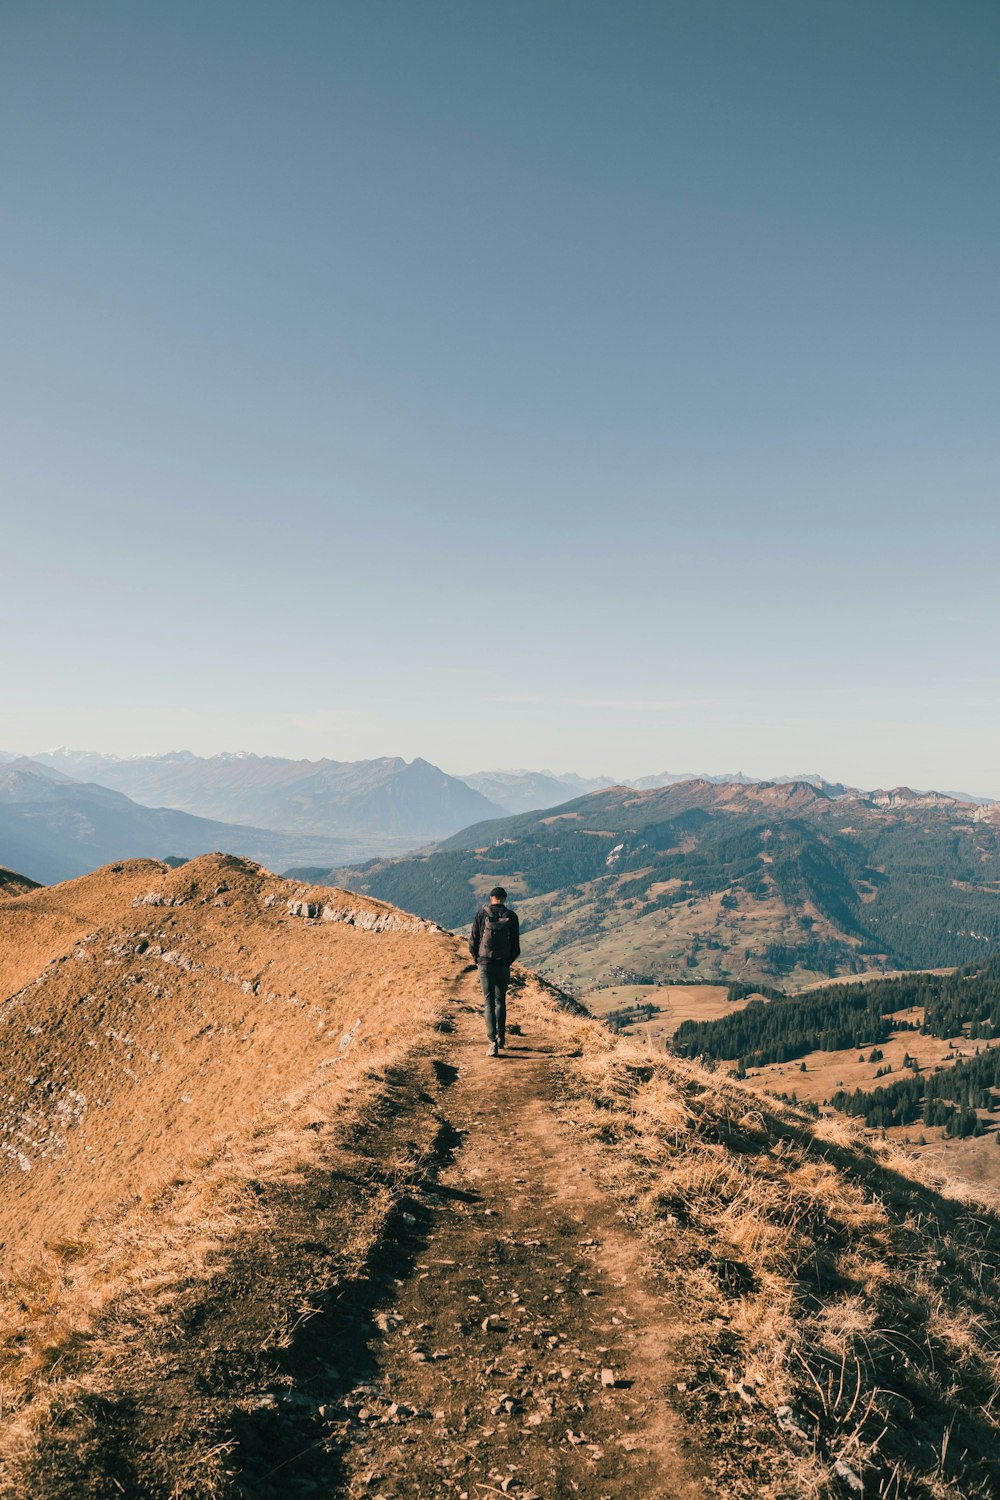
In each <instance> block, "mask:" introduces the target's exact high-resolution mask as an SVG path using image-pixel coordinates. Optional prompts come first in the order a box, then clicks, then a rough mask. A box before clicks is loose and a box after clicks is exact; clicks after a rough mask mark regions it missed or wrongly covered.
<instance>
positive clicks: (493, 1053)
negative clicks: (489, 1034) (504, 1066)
mask: <svg viewBox="0 0 1000 1500" xmlns="http://www.w3.org/2000/svg"><path fill="white" fill-rule="evenodd" d="M486 1056H487V1057H499V1056H500V1049H499V1047H498V1046H497V1044H496V1042H490V1045H489V1046H488V1047H487V1049H486Z"/></svg>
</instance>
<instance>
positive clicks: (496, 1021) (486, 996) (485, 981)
mask: <svg viewBox="0 0 1000 1500" xmlns="http://www.w3.org/2000/svg"><path fill="white" fill-rule="evenodd" d="M479 983H480V984H481V985H482V987H483V1000H484V1001H485V1006H484V1009H485V1011H486V1035H487V1036H488V1037H489V1039H490V1041H491V1042H495V1041H501V1042H502V1041H503V1040H504V1038H505V1037H506V1035H507V986H508V985H509V984H510V964H501V963H498V962H497V960H496V959H495V958H488V959H487V960H486V962H485V963H481V964H480V965H479Z"/></svg>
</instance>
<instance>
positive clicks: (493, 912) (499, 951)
mask: <svg viewBox="0 0 1000 1500" xmlns="http://www.w3.org/2000/svg"><path fill="white" fill-rule="evenodd" d="M506 903H507V892H506V891H505V890H504V888H503V886H502V885H495V886H494V887H493V889H492V890H491V891H490V904H489V906H483V907H480V909H479V911H477V912H476V920H475V921H474V922H473V924H472V932H471V933H470V935H469V952H470V953H471V954H472V962H473V963H474V964H475V965H476V967H477V968H478V970H479V983H480V984H481V985H482V987H483V1001H484V1004H485V1010H486V1035H487V1036H488V1037H489V1039H490V1045H489V1055H490V1057H499V1055H500V1049H501V1047H506V1045H507V986H508V985H509V984H510V966H511V964H512V963H513V962H514V960H515V959H516V958H518V957H519V956H520V952H521V932H520V927H519V924H518V920H517V912H516V911H511V909H510V907H509V906H508V905H507V904H506Z"/></svg>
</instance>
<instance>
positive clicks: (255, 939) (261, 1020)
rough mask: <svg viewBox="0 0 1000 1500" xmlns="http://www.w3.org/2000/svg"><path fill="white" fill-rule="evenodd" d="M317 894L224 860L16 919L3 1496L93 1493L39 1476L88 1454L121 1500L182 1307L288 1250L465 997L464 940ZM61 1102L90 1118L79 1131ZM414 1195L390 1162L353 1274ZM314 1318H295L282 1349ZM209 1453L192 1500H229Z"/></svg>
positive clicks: (85, 891) (7, 1138)
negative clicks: (124, 1443)
mask: <svg viewBox="0 0 1000 1500" xmlns="http://www.w3.org/2000/svg"><path fill="white" fill-rule="evenodd" d="M150 892H152V893H153V894H154V895H155V896H156V897H157V902H156V903H154V904H152V905H150V904H149V903H147V902H146V901H145V900H144V898H145V897H147V896H148V895H149V894H150ZM315 894H316V893H313V892H310V891H309V890H307V889H305V888H303V887H301V886H298V885H293V884H291V883H289V882H284V881H281V880H279V879H277V878H276V877H273V876H271V875H269V874H268V873H267V872H266V871H262V870H260V869H259V868H258V867H256V866H251V865H249V864H248V863H247V862H245V861H238V860H230V859H228V858H223V857H216V856H206V857H205V858H204V859H202V860H198V861H194V862H193V863H191V864H189V865H187V866H185V867H183V868H182V869H180V870H177V871H173V872H172V871H169V870H167V869H166V868H165V867H163V866H160V865H156V864H153V863H152V862H132V863H131V864H129V865H126V866H125V867H122V868H119V869H116V870H105V871H101V872H97V874H96V875H94V876H91V877H87V879H86V880H85V881H81V882H74V883H70V884H68V885H67V886H64V887H55V888H52V889H51V890H49V891H45V890H43V891H37V892H32V893H30V894H29V895H27V896H23V897H21V898H20V899H19V900H11V901H7V902H4V903H0V908H2V909H0V938H2V937H3V934H4V933H6V934H7V937H8V939H9V941H8V943H7V945H6V946H5V945H4V943H3V942H2V941H0V974H2V976H3V977H5V978H7V979H8V980H9V978H10V976H11V975H13V974H16V977H17V978H18V979H21V980H23V975H24V973H26V972H27V973H30V972H31V971H32V966H34V973H35V974H36V975H37V976H38V977H37V979H35V980H33V981H31V982H29V983H28V985H27V988H25V989H23V990H22V991H21V992H19V993H17V994H15V995H13V996H12V998H11V999H10V1000H9V1001H7V1002H6V1004H5V1005H4V1006H3V1007H2V1008H0V1021H2V1022H3V1023H4V1026H3V1029H4V1042H5V1054H4V1057H3V1060H2V1064H0V1074H2V1080H3V1085H4V1088H3V1093H4V1098H5V1108H4V1111H3V1113H2V1118H0V1142H6V1143H13V1145H14V1146H16V1149H17V1150H18V1151H19V1152H21V1154H22V1156H23V1158H24V1160H25V1161H26V1163H27V1166H25V1167H21V1168H19V1167H18V1165H17V1160H16V1157H15V1155H14V1153H13V1151H12V1150H6V1151H5V1152H4V1154H3V1155H0V1175H3V1176H5V1177H6V1194H5V1199H4V1202H3V1205H2V1207H0V1241H3V1242H5V1243H4V1244H3V1246H2V1248H3V1254H2V1257H0V1410H2V1414H3V1419H4V1420H3V1423H2V1428H0V1494H3V1495H4V1496H10V1497H12V1500H13V1497H20V1496H22V1495H25V1494H29V1493H31V1494H36V1495H41V1494H47V1493H49V1492H50V1491H51V1492H52V1493H67V1494H68V1493H74V1500H75V1494H76V1490H75V1488H74V1486H75V1485H76V1480H75V1479H74V1480H73V1481H72V1482H70V1481H67V1482H66V1483H63V1482H62V1481H61V1480H59V1478H58V1475H57V1474H56V1472H55V1471H54V1470H53V1472H52V1474H51V1475H49V1477H48V1478H46V1477H45V1473H43V1472H42V1471H41V1470H38V1472H37V1473H36V1472H35V1471H36V1469H37V1468H38V1464H39V1463H41V1462H42V1459H41V1458H40V1457H39V1455H40V1454H41V1453H42V1452H43V1451H44V1453H45V1454H46V1455H47V1457H46V1458H45V1460H44V1461H45V1462H46V1463H47V1462H50V1461H53V1454H59V1453H62V1454H63V1455H64V1456H65V1458H66V1463H67V1464H69V1463H70V1457H69V1455H70V1450H71V1449H73V1450H74V1456H73V1457H72V1466H73V1473H74V1474H75V1475H79V1476H83V1477H82V1478H80V1484H81V1485H83V1488H81V1489H80V1491H79V1493H80V1495H81V1496H83V1495H86V1494H87V1493H89V1492H88V1491H87V1489H86V1485H87V1484H89V1483H90V1482H91V1479H90V1477H88V1476H89V1475H91V1472H92V1475H93V1483H94V1484H95V1485H97V1486H98V1489H96V1490H95V1491H94V1493H95V1494H98V1493H100V1494H101V1495H104V1494H106V1493H107V1494H111V1493H115V1490H114V1487H113V1485H112V1486H111V1488H109V1489H103V1490H102V1489H100V1488H99V1487H100V1485H102V1484H104V1485H107V1484H110V1483H111V1481H110V1479H109V1475H111V1476H114V1475H115V1474H116V1470H115V1460H114V1458H113V1456H109V1453H110V1449H109V1446H108V1445H109V1444H110V1447H111V1448H114V1445H115V1441H116V1440H115V1431H116V1429H117V1428H119V1427H123V1425H127V1424H125V1422H124V1417H123V1416H122V1415H121V1413H120V1412H119V1415H118V1416H116V1415H115V1413H116V1412H117V1411H118V1410H119V1407H120V1406H121V1402H122V1401H123V1400H124V1399H125V1398H124V1397H123V1396H122V1395H121V1393H122V1392H127V1391H129V1390H135V1389H137V1388H138V1387H141V1383H142V1379H143V1369H142V1362H143V1360H146V1361H148V1362H150V1371H148V1372H147V1375H148V1377H149V1379H154V1378H155V1373H156V1360H157V1358H162V1350H161V1351H160V1354H159V1355H157V1354H156V1353H155V1350H156V1345H157V1340H158V1339H159V1340H160V1342H161V1344H162V1343H163V1342H164V1341H165V1340H166V1341H167V1342H169V1338H170V1336H171V1332H172V1329H173V1328H175V1327H176V1326H180V1323H181V1322H182V1321H183V1320H182V1317H181V1314H180V1312H179V1311H178V1309H179V1307H182V1306H183V1305H184V1304H186V1303H190V1302H191V1300H192V1299H201V1300H202V1301H207V1302H208V1303H209V1304H210V1303H211V1300H212V1297H213V1295H214V1294H213V1290H212V1289H213V1287H214V1285H215V1283H216V1282H217V1280H218V1278H219V1276H220V1274H221V1272H222V1269H223V1268H224V1266H225V1265H226V1264H227V1263H228V1260H229V1258H230V1256H231V1252H232V1248H233V1246H234V1244H236V1243H237V1242H242V1241H244V1240H245V1239H246V1237H247V1230H248V1226H251V1227H252V1232H253V1236H254V1239H255V1242H256V1240H257V1239H259V1238H260V1236H261V1235H264V1234H268V1233H269V1234H270V1235H271V1236H272V1237H273V1240H274V1243H276V1244H282V1243H283V1240H284V1238H285V1237H286V1230H287V1226H286V1225H285V1224H284V1223H283V1222H282V1220H281V1212H282V1210H281V1208H280V1204H281V1201H282V1196H283V1195H286V1196H287V1190H288V1188H289V1186H290V1185H292V1184H295V1183H298V1182H301V1181H303V1180H305V1179H306V1178H307V1177H308V1176H309V1174H310V1173H312V1174H315V1173H316V1172H318V1171H321V1170H322V1169H321V1167H320V1165H319V1164H320V1161H321V1156H322V1153H323V1152H324V1151H326V1152H327V1153H329V1151H330V1150H331V1149H332V1147H331V1140H332V1139H333V1138H332V1136H331V1131H332V1130H333V1128H334V1126H335V1124H337V1123H338V1122H340V1123H341V1124H342V1123H343V1121H344V1120H345V1118H348V1117H350V1116H351V1113H352V1110H353V1111H354V1113H360V1115H361V1116H363V1117H366V1118H373V1117H376V1116H377V1099H378V1097H379V1095H380V1092H381V1091H382V1090H383V1088H384V1080H385V1078H386V1077H387V1076H388V1075H389V1074H390V1073H391V1071H392V1069H393V1068H394V1067H395V1066H396V1065H397V1064H398V1062H399V1059H400V1058H402V1057H403V1056H405V1055H407V1054H408V1053H409V1052H410V1051H412V1049H413V1047H414V1045H415V1043H416V1042H417V1040H418V1039H419V1038H421V1037H424V1036H426V1034H427V1033H428V1031H429V1030H430V1029H431V1028H432V1027H433V1025H434V1022H435V1018H436V1017H437V1016H438V1015H439V1014H440V1013H441V1010H442V1008H443V1006H444V1005H445V1003H446V1001H447V999H448V998H450V995H451V992H452V990H451V987H452V985H453V983H454V978H455V976H456V975H457V974H459V973H460V972H461V969H462V967H463V964H464V954H463V953H462V952H461V947H460V945H457V944H456V943H455V941H454V940H453V939H451V938H449V937H447V936H446V935H444V934H441V933H433V932H425V931H414V932H411V931H368V930H364V929H362V928H361V927H359V926H355V925H350V924H347V923H345V922H343V921H310V920H308V919H303V918H302V917H299V916H294V915H292V914H291V912H290V910H289V905H288V903H289V901H293V902H294V901H301V900H306V901H308V900H309V899H310V898H311V897H312V896H313V895H315ZM320 896H321V898H322V900H324V901H327V902H329V901H330V892H329V891H328V890H326V891H323V892H322V893H320ZM164 898H172V900H173V901H174V902H175V903H176V904H167V905H166V906H164V905H163V904H162V901H163V899H164ZM133 902H137V903H138V904H136V905H133ZM352 905H353V908H356V909H357V910H358V911H360V912H361V913H362V914H367V913H369V912H371V913H374V914H375V915H380V914H381V913H382V912H384V911H385V908H384V907H382V904H381V903H376V902H371V901H367V900H366V899H365V898H363V897H358V898H356V899H354V898H352ZM81 929H82V930H83V931H84V933H85V936H82V937H81ZM67 942H68V943H69V948H68V950H67V948H66V943H67ZM60 945H62V948H60ZM53 958H55V959H56V962H51V960H52V959H53ZM4 963H6V964H7V969H6V970H4V968H3V966H4ZM334 1064H335V1065H334ZM48 1080H51V1083H50V1082H48ZM63 1098H79V1099H83V1100H85V1101H86V1106H87V1107H86V1109H85V1110H84V1109H81V1110H79V1111H78V1112H77V1113H76V1114H75V1115H73V1117H72V1118H68V1117H65V1116H66V1111H65V1110H62V1112H61V1113H60V1108H61V1101H62V1100H63ZM53 1122H55V1124H54V1123H53ZM56 1125H58V1129H56V1128H55V1127H56ZM395 1175H398V1173H396V1174H395ZM393 1180H394V1169H393V1168H392V1167H391V1166H390V1168H387V1169H386V1171H385V1172H383V1173H382V1175H381V1176H380V1177H379V1178H378V1180H374V1179H373V1180H372V1182H371V1183H370V1185H369V1187H370V1190H369V1191H368V1192H366V1193H364V1194H362V1195H361V1196H360V1197H359V1201H358V1203H357V1204H356V1205H353V1206H352V1207H351V1211H350V1212H349V1213H348V1214H347V1215H346V1216H343V1217H342V1220H341V1221H340V1222H339V1228H338V1246H337V1255H338V1266H339V1267H340V1268H341V1270H342V1271H343V1273H344V1274H346V1275H350V1274H353V1270H354V1269H355V1268H356V1267H357V1265H358V1264H359V1263H360V1262H361V1261H362V1260H363V1259H364V1256H365V1255H366V1254H367V1253H368V1251H369V1249H370V1247H371V1245H372V1243H374V1242H375V1241H376V1240H377V1239H378V1236H379V1234H380V1232H381V1225H382V1224H383V1222H384V1219H385V1216H386V1214H387V1213H388V1212H389V1207H390V1204H391V1202H392V1201H393V1193H392V1181H393ZM272 1200H273V1201H274V1203H275V1208H274V1209H273V1211H271V1213H270V1218H269V1210H268V1208H267V1205H268V1203H270V1202H271V1201H272ZM301 1280H302V1285H304V1286H306V1285H307V1284H308V1277H307V1276H305V1277H303V1278H302V1279H301ZM292 1314H293V1315H292V1316H291V1319H290V1320H289V1309H287V1308H285V1307H281V1308H277V1309H276V1310H275V1313H274V1328H273V1329H268V1330H265V1331H264V1334H263V1341H264V1344H267V1343H268V1342H273V1341H274V1340H276V1339H280V1337H283V1336H284V1333H283V1330H284V1331H285V1332H287V1328H288V1326H289V1321H291V1323H294V1321H295V1318H296V1317H298V1316H299V1312H297V1311H295V1310H294V1309H293V1310H292ZM122 1410H123V1408H122ZM40 1435H46V1440H45V1441H44V1442H42V1443H41V1444H40V1441H39V1439H40ZM88 1445H89V1447H88ZM91 1449H92V1452H91V1458H92V1460H93V1461H92V1463H91V1462H90V1460H88V1459H87V1453H88V1452H89V1451H91ZM188 1449H190V1452H189V1451H188ZM106 1450H107V1451H106ZM185 1455H186V1456H185V1458H184V1462H183V1464H180V1466H179V1467H178V1470H177V1481H176V1482H177V1485H179V1486H180V1488H177V1490H176V1493H177V1495H181V1494H184V1495H189V1496H191V1497H196V1496H197V1497H201V1496H211V1495H214V1494H216V1493H222V1492H223V1488H224V1486H225V1485H226V1484H227V1483H229V1480H228V1478H227V1474H228V1470H227V1465H226V1451H225V1445H222V1446H219V1445H213V1444H212V1443H210V1442H207V1441H206V1443H200V1442H194V1443H193V1446H192V1443H191V1442H189V1443H188V1447H187V1448H186V1449H185ZM192 1466H193V1467H192ZM121 1482H122V1483H124V1484H125V1492H126V1493H128V1492H129V1490H128V1482H127V1479H123V1480H122V1481H121ZM60 1486H62V1487H60Z"/></svg>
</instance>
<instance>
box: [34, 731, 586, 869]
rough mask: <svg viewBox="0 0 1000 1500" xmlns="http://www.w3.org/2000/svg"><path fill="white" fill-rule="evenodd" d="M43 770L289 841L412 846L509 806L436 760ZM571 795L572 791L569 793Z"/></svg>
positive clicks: (85, 760) (230, 759)
mask: <svg viewBox="0 0 1000 1500" xmlns="http://www.w3.org/2000/svg"><path fill="white" fill-rule="evenodd" d="M32 759H33V760H34V761H35V762H36V763H37V764H39V765H43V766H48V767H51V768H52V769H54V770H57V771H63V772H66V773H67V774H69V775H70V776H74V777H78V778H81V779H86V780H88V781H92V782H96V783H97V784H98V785H100V786H106V787H110V788H112V789H113V790H114V791H118V792H124V793H125V795H126V796H128V797H131V798H132V799H133V801H135V802H139V803H142V804H143V806H146V807H173V808H178V809H180V810H181V811H183V812H187V813H193V814H195V815H196V816H198V817H203V818H222V819H225V820H226V821H228V822H234V823H249V824H252V825H254V826H255V827H258V828H270V829H275V830H277V831H279V832H281V833H287V834H308V835H313V836H315V835H322V836H323V837H329V838H336V839H346V840H350V841H351V842H353V843H355V844H357V843H360V844H362V845H363V846H364V847H365V848H366V849H367V851H368V852H369V853H373V852H376V850H378V849H386V850H388V848H389V846H390V845H391V846H392V850H393V852H399V851H401V850H403V849H412V848H414V847H415V846H416V845H418V844H421V843H426V842H428V841H429V840H432V839H439V838H443V837H445V836H446V835H447V834H450V833H454V832H455V831H456V830H457V829H460V828H464V827H466V826H467V825H468V824H469V823H475V822H479V821H481V820H482V819H483V818H489V817H495V816H496V815H497V814H498V813H502V812H504V811H505V808H503V807H502V806H500V805H498V804H497V803H495V802H492V801H490V799H489V798H488V797H484V796H483V795H482V794H481V793H480V792H479V791H477V790H475V789H474V788H473V787H471V786H468V785H466V783H465V782H464V781H462V780H460V779H459V778H458V777H457V776H449V775H447V774H446V773H445V772H444V771H442V770H440V769H439V767H437V766H432V765H431V764H430V763H429V762H428V761H426V760H420V759H417V760H413V761H410V762H409V763H408V762H406V761H405V760H401V759H400V758H399V757H398V756H385V757H382V758H381V759H378V760H362V761H335V760H316V761H310V760H284V759H282V758H281V757H279V756H271V755H253V754H250V753H249V752H247V753H238V754H225V755H213V756H209V757H204V756H200V755H192V754H191V752H190V751H189V750H178V751H174V752H172V753H170V754H168V755H143V756H136V757H134V758H130V759H119V758H117V757H115V756H108V755H99V754H94V753H91V752H88V751H78V750H54V751H50V752H47V753H45V754H41V755H36V756H33V757H32ZM567 795H570V794H567Z"/></svg>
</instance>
